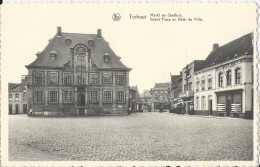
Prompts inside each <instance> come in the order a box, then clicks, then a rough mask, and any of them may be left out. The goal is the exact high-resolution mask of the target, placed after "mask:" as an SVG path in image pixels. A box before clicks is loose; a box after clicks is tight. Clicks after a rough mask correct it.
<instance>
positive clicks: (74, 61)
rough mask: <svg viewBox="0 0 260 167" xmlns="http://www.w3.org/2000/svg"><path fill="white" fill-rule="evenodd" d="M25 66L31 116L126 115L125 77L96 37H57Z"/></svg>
mask: <svg viewBox="0 0 260 167" xmlns="http://www.w3.org/2000/svg"><path fill="white" fill-rule="evenodd" d="M36 55H37V58H36V60H35V61H33V62H32V63H31V64H29V65H27V66H26V67H27V69H28V73H29V80H28V105H29V109H30V110H31V111H32V115H96V114H97V115H98V114H125V113H127V111H128V109H129V108H128V107H129V71H130V70H131V69H130V68H128V67H126V66H125V65H124V64H123V63H122V62H121V60H120V59H121V58H120V57H119V56H117V55H116V54H115V53H114V51H113V50H112V49H111V47H110V46H109V44H108V42H107V41H106V40H105V39H104V38H103V37H102V34H101V30H100V29H98V31H97V34H79V33H65V32H62V31H61V27H58V29H57V33H56V35H55V36H54V37H53V38H52V39H50V40H49V43H48V44H47V46H46V47H45V49H44V50H43V51H42V52H38V53H37V54H36Z"/></svg>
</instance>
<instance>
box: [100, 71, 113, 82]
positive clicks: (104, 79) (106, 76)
mask: <svg viewBox="0 0 260 167" xmlns="http://www.w3.org/2000/svg"><path fill="white" fill-rule="evenodd" d="M108 76H110V82H108V78H109V77H108ZM102 78H103V84H104V85H112V84H113V74H111V73H103V77H102Z"/></svg>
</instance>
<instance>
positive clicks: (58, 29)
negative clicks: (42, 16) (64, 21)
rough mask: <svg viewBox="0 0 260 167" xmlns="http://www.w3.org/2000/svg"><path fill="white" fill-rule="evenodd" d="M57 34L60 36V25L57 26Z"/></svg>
mask: <svg viewBox="0 0 260 167" xmlns="http://www.w3.org/2000/svg"><path fill="white" fill-rule="evenodd" d="M57 36H58V37H60V36H61V27H60V26H58V27H57Z"/></svg>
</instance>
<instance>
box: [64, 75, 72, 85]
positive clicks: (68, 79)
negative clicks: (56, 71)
mask: <svg viewBox="0 0 260 167" xmlns="http://www.w3.org/2000/svg"><path fill="white" fill-rule="evenodd" d="M71 83H72V73H70V72H66V73H63V84H64V85H70V84H71Z"/></svg>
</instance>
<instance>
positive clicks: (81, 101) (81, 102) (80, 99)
mask: <svg viewBox="0 0 260 167" xmlns="http://www.w3.org/2000/svg"><path fill="white" fill-rule="evenodd" d="M77 100H78V102H77V104H78V106H85V95H84V94H79V95H78V99H77Z"/></svg>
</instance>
